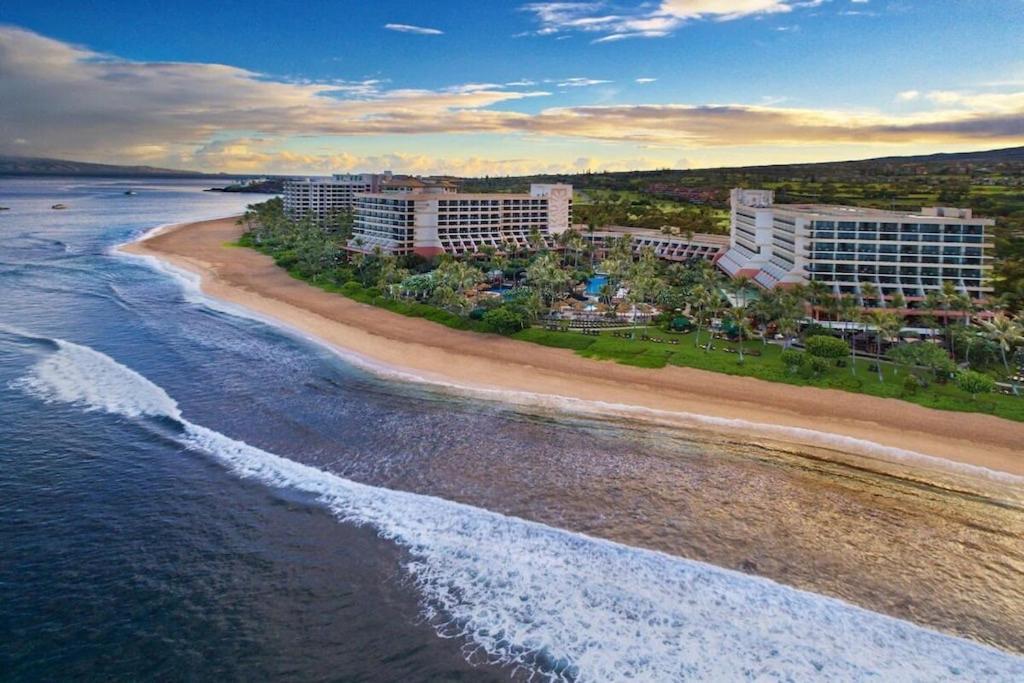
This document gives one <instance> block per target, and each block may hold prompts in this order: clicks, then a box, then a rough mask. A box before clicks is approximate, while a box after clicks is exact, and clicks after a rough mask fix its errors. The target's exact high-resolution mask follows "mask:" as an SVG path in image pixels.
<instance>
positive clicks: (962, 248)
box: [718, 189, 994, 302]
mask: <svg viewBox="0 0 1024 683" xmlns="http://www.w3.org/2000/svg"><path fill="white" fill-rule="evenodd" d="M730 200H731V202H730V203H731V230H730V237H729V250H728V251H727V252H726V253H725V254H724V255H723V256H722V258H721V259H719V261H718V265H719V267H720V268H721V269H722V270H724V271H725V272H726V273H728V274H729V275H731V276H737V275H741V276H746V277H749V278H751V279H752V280H753V281H754V282H756V283H757V284H759V285H761V286H762V287H764V288H768V289H770V288H773V287H776V286H786V285H795V284H801V283H807V282H810V281H812V280H814V281H821V282H824V283H825V284H826V285H828V286H829V287H830V288H831V289H832V291H833V292H834V293H835V294H837V295H839V294H853V295H855V296H858V297H859V298H861V300H862V301H863V286H864V285H865V284H868V283H870V284H872V285H874V286H875V287H877V288H878V291H879V293H880V294H881V295H882V296H883V297H886V298H890V297H892V296H894V295H896V294H900V295H902V296H903V297H904V298H905V299H906V300H907V301H909V302H913V301H919V300H921V299H923V298H924V297H925V296H927V294H928V293H929V292H930V291H935V290H941V289H942V287H943V285H944V283H946V282H949V283H952V284H953V286H954V287H955V288H956V290H957V291H958V292H961V293H962V294H965V295H967V296H969V297H970V298H972V299H975V300H980V299H984V298H986V297H987V296H988V294H989V293H990V292H991V291H992V289H991V287H990V286H989V285H988V283H987V280H988V275H989V271H990V270H991V263H990V257H989V256H988V255H987V253H986V250H987V249H990V248H991V247H992V246H993V245H992V243H991V237H990V236H989V234H988V233H989V232H990V229H991V227H992V225H993V224H994V223H993V221H992V220H990V219H985V218H975V217H974V216H973V214H972V212H971V210H970V209H955V208H946V207H932V208H924V209H922V210H921V211H920V212H917V213H907V212H899V211H885V210H880V209H869V208H861V207H853V206H832V205H821V204H775V203H774V195H773V193H772V192H771V191H770V190H740V189H737V190H733V191H732V193H731V195H730Z"/></svg>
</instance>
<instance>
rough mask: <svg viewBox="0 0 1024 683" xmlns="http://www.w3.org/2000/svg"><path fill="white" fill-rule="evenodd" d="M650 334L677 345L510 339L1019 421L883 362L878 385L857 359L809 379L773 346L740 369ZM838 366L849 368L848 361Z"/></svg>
mask: <svg viewBox="0 0 1024 683" xmlns="http://www.w3.org/2000/svg"><path fill="white" fill-rule="evenodd" d="M655 334H656V335H657V336H659V337H661V338H673V337H674V338H677V339H679V340H680V341H679V344H678V345H670V344H665V343H656V342H649V341H640V340H630V339H621V338H619V337H612V336H610V335H608V334H607V333H604V334H602V335H601V336H597V337H591V336H586V335H583V334H580V333H579V332H562V331H547V330H540V329H529V330H523V331H522V332H519V333H517V334H516V335H514V337H515V338H516V339H520V340H522V341H528V342H532V343H535V344H542V345H544V346H553V347H557V348H568V349H572V350H573V351H575V352H576V353H577V354H579V355H581V356H584V357H586V358H594V359H597V360H611V361H615V362H618V363H622V364H623V365H633V366H636V367H643V368H662V367H665V366H667V365H678V366H682V367H689V368H699V369H701V370H710V371H712V372H722V373H725V374H727V375H741V376H745V377H756V378H758V379H763V380H767V381H771V382H784V383H786V384H795V385H799V386H814V387H821V388H826V389H840V390H843V391H850V392H855V393H860V394H868V395H870V396H878V397H882V398H897V399H902V400H904V401H909V402H911V403H917V404H918V405H922V406H926V407H928V408H937V409H940V410H955V411H960V412H978V413H988V414H991V415H996V416H998V417H1003V418H1006V419H1009V420H1017V421H1024V400H1022V399H1020V398H1017V397H1013V396H1005V395H1002V394H990V395H985V396H979V397H978V398H977V399H973V400H972V399H971V397H970V396H968V395H967V394H966V393H964V392H963V391H961V390H960V389H959V388H957V387H956V386H955V385H953V384H937V383H933V384H931V385H930V386H928V387H924V388H918V389H916V390H915V391H913V392H911V391H908V390H907V389H906V388H905V386H904V379H905V378H906V371H904V370H902V369H898V368H896V367H895V366H892V365H890V364H887V363H883V369H884V376H885V380H884V381H882V382H879V381H878V375H877V373H876V372H874V371H872V370H869V369H868V366H869V365H870V362H869V361H867V360H863V359H858V360H857V362H856V368H855V369H856V372H855V373H852V372H851V371H850V368H849V366H847V367H833V368H831V369H829V370H828V371H826V372H825V373H823V374H822V375H820V376H817V377H814V376H808V375H806V374H803V373H801V372H789V371H788V370H787V369H786V368H785V367H784V365H783V363H782V361H781V360H780V359H779V354H780V353H781V352H782V349H781V348H780V347H778V346H776V345H773V344H769V345H767V346H763V345H762V344H761V343H760V342H756V341H755V342H747V343H746V344H745V345H744V348H745V349H746V350H748V351H749V350H754V351H757V352H760V353H761V354H762V355H760V356H750V355H748V356H747V357H746V358H745V359H744V363H743V364H740V362H739V356H738V354H734V353H726V352H724V351H723V350H722V349H724V348H733V349H735V348H736V345H735V344H732V343H729V342H724V341H721V340H716V341H715V346H716V348H715V350H712V351H704V349H703V348H697V347H695V346H694V337H693V335H692V334H690V335H669V334H667V333H664V332H660V331H659V332H656V333H655ZM705 338H706V337H705ZM844 362H846V363H849V360H848V359H847V360H846V361H844Z"/></svg>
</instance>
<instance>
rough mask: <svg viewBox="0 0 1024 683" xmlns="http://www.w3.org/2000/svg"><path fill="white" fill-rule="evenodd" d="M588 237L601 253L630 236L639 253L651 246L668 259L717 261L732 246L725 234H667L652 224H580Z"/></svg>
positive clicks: (580, 230) (637, 253) (677, 261)
mask: <svg viewBox="0 0 1024 683" xmlns="http://www.w3.org/2000/svg"><path fill="white" fill-rule="evenodd" d="M576 227H577V229H578V230H579V232H580V235H581V236H582V237H583V239H584V241H586V242H587V243H588V244H590V245H591V246H592V247H593V248H594V250H595V252H596V253H597V255H598V256H599V257H601V256H603V255H604V254H606V253H607V252H608V248H609V246H610V244H611V242H612V241H613V240H617V239H622V238H623V237H626V238H629V241H630V242H631V244H632V247H633V253H634V254H635V255H639V254H640V253H641V252H642V251H644V250H645V249H650V250H651V251H652V252H653V253H654V255H655V256H657V257H658V258H660V259H663V260H665V261H672V262H676V263H685V262H687V261H692V260H694V259H700V260H704V261H711V262H712V263H714V262H715V261H717V260H718V258H719V257H720V256H721V255H722V254H724V253H725V252H726V251H727V250H728V248H729V238H728V237H726V236H725V235H710V234H706V233H693V234H691V235H689V236H687V235H667V234H665V233H663V232H661V231H660V230H652V229H650V228H629V227H622V226H617V225H608V226H605V227H603V228H599V229H597V230H593V231H591V230H588V229H587V228H586V226H576Z"/></svg>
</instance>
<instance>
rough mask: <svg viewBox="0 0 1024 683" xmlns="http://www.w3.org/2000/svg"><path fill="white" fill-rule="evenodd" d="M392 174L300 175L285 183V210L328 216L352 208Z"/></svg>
mask: <svg viewBox="0 0 1024 683" xmlns="http://www.w3.org/2000/svg"><path fill="white" fill-rule="evenodd" d="M390 178H391V174H390V173H344V174H343V173H336V174H335V175H333V176H331V177H329V178H299V179H295V180H286V181H285V183H284V211H285V213H286V214H287V215H288V217H289V218H292V219H300V218H305V217H306V216H309V215H312V216H314V217H315V218H317V219H320V218H324V217H326V216H329V215H331V214H332V213H335V212H337V211H347V210H351V209H352V207H353V206H355V198H356V197H357V196H358V195H361V194H365V193H367V192H377V191H379V190H380V187H381V184H382V183H383V182H384V181H385V180H388V179H390Z"/></svg>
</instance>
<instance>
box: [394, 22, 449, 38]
mask: <svg viewBox="0 0 1024 683" xmlns="http://www.w3.org/2000/svg"><path fill="white" fill-rule="evenodd" d="M384 28H386V29H387V30H389V31H398V32H399V33H415V34H416V35H418V36H440V35H444V31H442V30H440V29H436V28H427V27H425V26H413V25H412V24H384Z"/></svg>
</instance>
